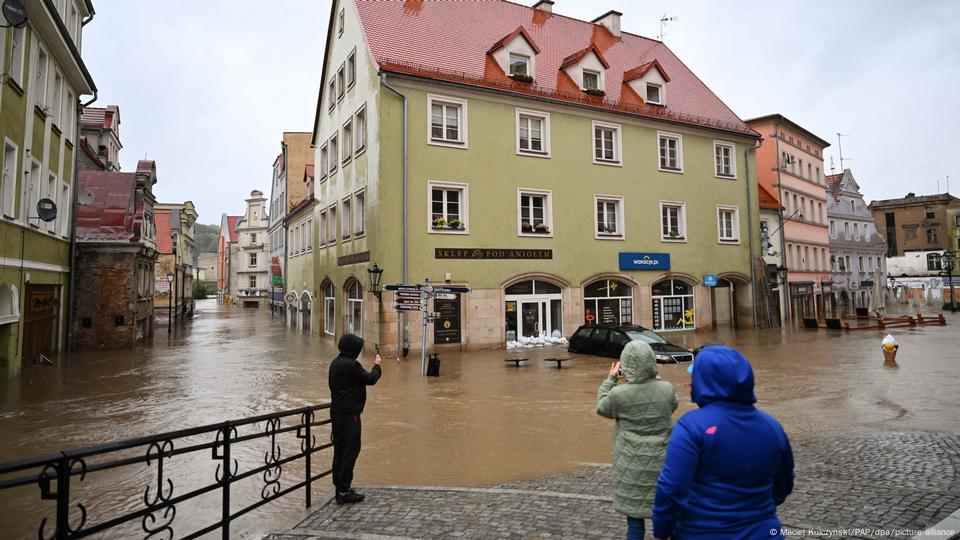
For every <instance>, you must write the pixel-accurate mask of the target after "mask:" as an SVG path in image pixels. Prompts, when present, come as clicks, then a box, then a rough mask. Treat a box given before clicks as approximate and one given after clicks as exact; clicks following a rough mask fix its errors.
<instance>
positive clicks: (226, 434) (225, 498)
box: [220, 422, 233, 540]
mask: <svg viewBox="0 0 960 540" xmlns="http://www.w3.org/2000/svg"><path fill="white" fill-rule="evenodd" d="M232 429H233V428H232V426H231V425H230V422H227V423H225V424H224V427H223V432H222V433H223V456H222V459H223V465H222V466H223V479H222V480H221V483H222V484H223V487H222V488H221V495H222V501H221V503H220V505H221V509H220V512H221V515H220V520H221V522H222V529H221V530H222V531H223V540H230V483H231V482H232V481H233V474H232V473H233V468H232V467H231V466H230V465H231V461H230V432H231V430H232Z"/></svg>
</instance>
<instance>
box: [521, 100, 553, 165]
mask: <svg viewBox="0 0 960 540" xmlns="http://www.w3.org/2000/svg"><path fill="white" fill-rule="evenodd" d="M523 117H528V118H538V119H540V121H541V122H542V129H541V133H540V143H541V146H542V147H543V150H541V151H538V150H524V149H523V148H521V147H520V122H521V120H522V119H523ZM515 125H516V143H517V155H518V156H531V157H539V158H549V157H550V113H548V112H541V111H534V110H530V109H519V108H518V109H517V110H516V123H515ZM528 129H529V128H528Z"/></svg>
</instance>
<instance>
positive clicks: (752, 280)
mask: <svg viewBox="0 0 960 540" xmlns="http://www.w3.org/2000/svg"><path fill="white" fill-rule="evenodd" d="M759 143H760V141H757V144H756V145H754V147H753V151H754V152H756V151H757V148H758V147H759V146H760V144H759ZM749 156H750V149H749V148H747V149H744V150H743V166H744V168H745V170H744V174H745V176H746V178H745V180H746V182H744V184H745V185H746V189H747V231H748V234H749V235H750V236H749V238H750V241H749V249H750V254H749V256H748V257H747V260H748V262H749V263H750V283H752V284H753V290H752V291H751V294H750V298H752V299H753V327H754V329H758V328H760V321H759V320H758V319H757V271H756V265H755V264H753V256H754V251H753V240H754V239H753V201H751V200H750V183H751V181H750V158H749ZM757 199H758V200H759V194H758V197H757ZM762 258H763V257H762V255H761V259H762ZM767 316H768V317H769V314H767ZM768 320H769V319H768Z"/></svg>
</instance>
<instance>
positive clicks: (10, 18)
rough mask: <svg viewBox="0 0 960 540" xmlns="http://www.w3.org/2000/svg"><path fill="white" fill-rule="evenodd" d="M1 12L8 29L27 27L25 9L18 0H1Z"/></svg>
mask: <svg viewBox="0 0 960 540" xmlns="http://www.w3.org/2000/svg"><path fill="white" fill-rule="evenodd" d="M2 11H3V18H4V19H6V20H7V23H8V27H9V26H12V27H14V28H23V27H24V26H26V25H27V9H26V8H24V7H23V3H21V2H20V0H3V7H2Z"/></svg>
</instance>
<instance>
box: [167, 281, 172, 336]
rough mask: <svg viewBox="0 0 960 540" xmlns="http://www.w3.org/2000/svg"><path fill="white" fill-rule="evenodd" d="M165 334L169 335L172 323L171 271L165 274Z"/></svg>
mask: <svg viewBox="0 0 960 540" xmlns="http://www.w3.org/2000/svg"><path fill="white" fill-rule="evenodd" d="M167 291H168V293H167V335H170V328H171V325H172V323H173V302H172V298H173V273H172V272H171V273H169V274H167Z"/></svg>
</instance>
